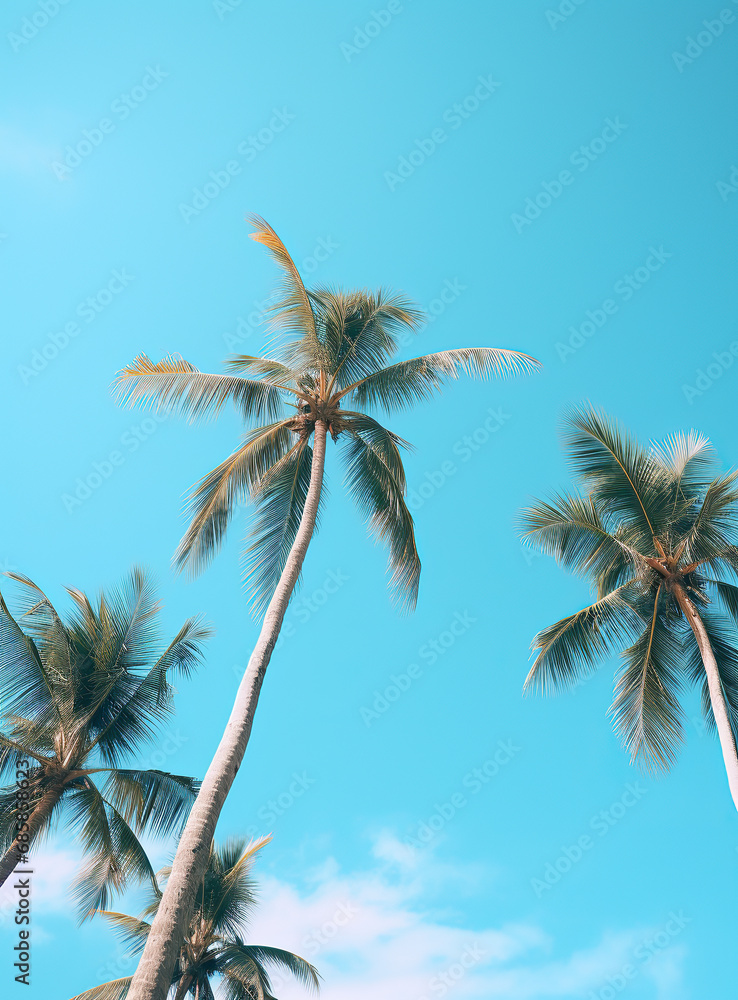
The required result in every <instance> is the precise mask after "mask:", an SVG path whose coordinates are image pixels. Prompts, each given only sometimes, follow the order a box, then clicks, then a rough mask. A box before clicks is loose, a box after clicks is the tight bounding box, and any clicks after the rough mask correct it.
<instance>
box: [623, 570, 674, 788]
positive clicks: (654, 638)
mask: <svg viewBox="0 0 738 1000" xmlns="http://www.w3.org/2000/svg"><path fill="white" fill-rule="evenodd" d="M649 603H650V607H648V608H645V609H643V610H642V611H641V614H642V617H644V619H645V618H646V611H648V614H649V618H648V619H646V620H645V627H644V629H643V631H642V632H641V634H640V635H639V636H638V638H637V639H636V641H635V643H633V645H631V646H630V647H629V648H628V649H626V650H625V651H624V652H623V659H624V666H623V668H622V669H621V671H620V673H619V675H618V679H617V684H616V688H615V699H614V701H613V704H612V708H611V714H612V716H613V719H614V722H615V729H616V731H617V733H618V734H619V736H620V738H621V739H622V741H623V744H624V745H625V747H626V749H627V750H628V751H629V752H630V757H631V762H634V763H635V762H638V763H640V764H641V765H642V766H643V767H644V769H646V770H654V769H657V768H663V769H667V768H669V767H670V766H671V765H672V764H673V763H674V761H675V760H676V751H677V748H678V747H679V745H680V744H681V743H682V741H683V727H682V719H683V712H682V709H681V706H680V703H679V694H680V691H681V680H680V662H679V661H680V652H681V651H680V649H679V646H678V644H675V642H674V630H673V627H672V622H669V621H668V618H667V612H666V610H665V607H664V605H665V600H664V593H663V589H662V588H657V590H656V594H655V597H651V599H650V601H649Z"/></svg>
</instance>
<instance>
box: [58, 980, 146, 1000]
mask: <svg viewBox="0 0 738 1000" xmlns="http://www.w3.org/2000/svg"><path fill="white" fill-rule="evenodd" d="M132 982H133V976H124V977H123V979H113V980H111V981H110V982H109V983H102V984H101V985H100V986H93V987H92V989H91V990H85V992H84V993H78V994H77V996H76V997H72V1000H125V997H127V996H128V990H129V989H130V987H131V983H132Z"/></svg>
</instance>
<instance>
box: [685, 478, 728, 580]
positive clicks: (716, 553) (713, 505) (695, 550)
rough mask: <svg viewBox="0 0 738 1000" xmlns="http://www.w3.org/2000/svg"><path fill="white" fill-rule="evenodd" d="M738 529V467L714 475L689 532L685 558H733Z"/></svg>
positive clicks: (710, 560) (692, 559)
mask: <svg viewBox="0 0 738 1000" xmlns="http://www.w3.org/2000/svg"><path fill="white" fill-rule="evenodd" d="M737 530H738V471H734V472H731V473H729V474H727V475H724V476H719V477H718V478H717V479H714V480H713V481H712V482H711V483H710V485H709V487H708V488H707V490H706V492H705V495H704V498H703V499H702V503H701V505H700V508H699V511H698V513H697V515H696V517H695V518H694V521H693V524H692V525H691V526H690V528H689V530H688V531H687V532H686V533H685V535H684V539H683V553H684V561H685V562H689V563H691V562H706V563H707V564H708V565H709V564H711V563H713V562H714V561H717V562H718V563H719V562H720V561H725V560H726V558H727V561H728V562H730V559H731V551H732V548H733V546H732V540H733V538H735V534H736V531H737Z"/></svg>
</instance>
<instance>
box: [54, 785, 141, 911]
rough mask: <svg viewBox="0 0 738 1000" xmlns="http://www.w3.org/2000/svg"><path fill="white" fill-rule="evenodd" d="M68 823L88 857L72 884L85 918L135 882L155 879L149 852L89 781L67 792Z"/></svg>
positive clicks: (102, 907) (101, 908)
mask: <svg viewBox="0 0 738 1000" xmlns="http://www.w3.org/2000/svg"><path fill="white" fill-rule="evenodd" d="M68 800H69V813H70V815H69V822H70V824H71V827H72V829H73V830H74V832H75V834H76V835H77V836H78V837H79V839H80V843H81V845H82V849H83V851H84V854H85V856H86V858H87V860H86V863H85V865H84V866H83V868H82V869H81V870H80V872H79V873H78V875H77V877H76V878H75V880H74V882H73V883H72V894H73V896H74V898H75V900H76V902H77V906H78V913H79V915H80V918H81V919H82V920H84V919H86V918H87V917H89V916H92V914H93V913H94V912H95V911H97V910H106V909H107V908H108V903H109V901H110V899H111V895H112V893H114V892H120V891H121V890H123V889H124V888H125V887H126V886H127V885H129V884H130V883H131V882H132V881H134V882H145V881H151V882H154V881H155V875H154V870H153V868H152V867H151V862H150V861H149V859H148V857H147V855H146V852H145V851H144V849H143V847H142V846H141V843H140V842H139V840H138V838H137V837H136V835H135V833H134V832H133V830H132V829H131V828H130V826H129V825H128V824H127V823H126V821H125V820H124V819H123V817H122V816H121V814H120V813H119V812H118V810H117V809H116V808H115V807H114V806H113V805H112V803H110V802H108V801H107V799H106V798H105V797H104V796H103V795H102V794H101V793H100V791H99V790H98V789H97V788H96V786H95V785H94V784H93V783H92V782H91V781H89V779H88V780H87V781H86V783H85V785H84V786H83V787H77V788H74V789H73V790H72V791H71V792H69V793H68Z"/></svg>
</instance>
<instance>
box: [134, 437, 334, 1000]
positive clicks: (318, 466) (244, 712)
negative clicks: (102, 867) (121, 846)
mask: <svg viewBox="0 0 738 1000" xmlns="http://www.w3.org/2000/svg"><path fill="white" fill-rule="evenodd" d="M326 431H327V427H326V424H325V423H324V422H323V421H322V420H319V421H318V422H317V423H316V425H315V440H314V443H313V461H312V467H311V472H310V487H309V489H308V493H307V498H306V500H305V508H304V510H303V512H302V518H301V519H300V526H299V528H298V530H297V535H296V537H295V541H294V544H293V545H292V549H291V550H290V554H289V556H288V557H287V562H286V564H285V567H284V570H283V571H282V575H281V577H280V578H279V583H278V584H277V587H276V589H275V591H274V595H273V596H272V599H271V601H270V602H269V607H268V608H267V612H266V615H265V616H264V623H263V625H262V627H261V632H260V634H259V639H258V641H257V643H256V647H255V648H254V651H253V653H252V654H251V658H250V660H249V664H248V667H247V668H246V673H245V674H244V675H243V679H242V680H241V684H240V686H239V688H238V694H237V695H236V701H235V703H234V705H233V710H232V711H231V716H230V718H229V720H228V724H227V725H226V728H225V732H224V733H223V736H222V738H221V741H220V745H219V746H218V749H217V751H216V753H215V756H214V757H213V761H212V763H211V765H210V767H209V768H208V771H207V774H206V775H205V779H204V781H203V783H202V786H201V788H200V791H199V793H198V796H197V799H196V800H195V804H194V806H193V807H192V812H191V813H190V816H189V819H188V820H187V825H186V826H185V829H184V833H183V834H182V838H181V839H180V842H179V846H178V848H177V853H176V856H175V858H174V864H173V866H172V873H171V875H170V876H169V879H168V881H167V885H166V888H165V890H164V894H163V896H162V899H161V903H160V904H159V909H158V911H157V914H156V916H155V917H154V920H153V923H152V925H151V931H150V932H149V935H148V937H147V940H146V946H145V948H144V951H143V954H142V955H141V960H140V962H139V964H138V968H137V969H136V972H135V974H134V976H133V981H132V983H131V988H130V990H129V992H128V1000H165V997H166V995H167V992H168V990H169V987H170V984H171V982H172V973H173V971H174V963H175V961H176V958H177V954H178V952H179V948H180V944H181V941H182V937H183V935H184V932H185V929H186V927H187V925H188V922H189V920H190V916H191V914H192V909H193V905H194V902H195V894H196V892H197V887H198V886H199V884H200V882H201V880H202V877H203V874H204V872H205V869H206V868H207V864H208V858H209V855H210V845H211V842H212V839H213V834H214V833H215V824H216V823H217V821H218V816H219V815H220V811H221V809H222V808H223V803H224V802H225V799H226V796H227V795H228V792H229V791H230V789H231V785H232V784H233V780H234V778H235V777H236V772H237V771H238V768H239V766H240V764H241V760H242V759H243V755H244V752H245V750H246V745H247V744H248V741H249V736H250V735H251V726H252V723H253V720H254V712H255V711H256V705H257V702H258V700H259V692H260V691H261V685H262V682H263V680H264V674H265V673H266V669H267V666H268V664H269V660H270V659H271V655H272V651H273V650H274V646H275V643H276V641H277V639H278V637H279V631H280V629H281V627H282V621H283V619H284V616H285V612H286V611H287V605H288V603H289V600H290V597H291V596H292V591H293V590H294V588H295V584H296V583H297V578H298V576H299V575H300V570H301V569H302V563H303V560H304V559H305V553H306V552H307V549H308V545H309V544H310V539H311V537H312V534H313V529H314V528H315V519H316V516H317V513H318V501H319V500H320V492H321V488H322V486H323V468H324V464H325V445H326Z"/></svg>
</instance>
